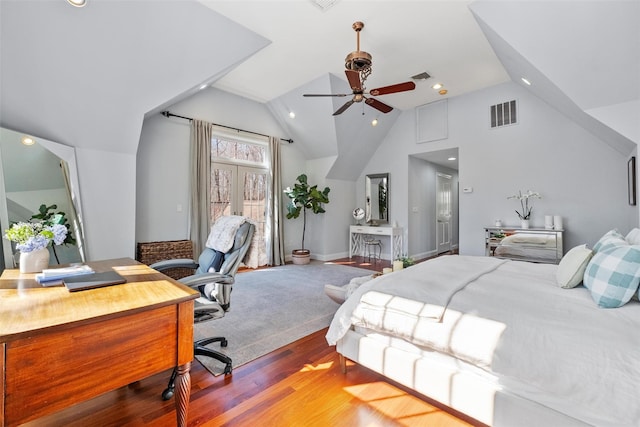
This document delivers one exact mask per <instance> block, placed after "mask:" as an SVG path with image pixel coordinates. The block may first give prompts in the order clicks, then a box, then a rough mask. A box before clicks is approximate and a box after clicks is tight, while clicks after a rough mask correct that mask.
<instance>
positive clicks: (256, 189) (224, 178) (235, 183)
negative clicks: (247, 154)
mask: <svg viewBox="0 0 640 427" xmlns="http://www.w3.org/2000/svg"><path fill="white" fill-rule="evenodd" d="M267 180H268V170H267V169H264V168H258V167H251V166H241V165H233V164H228V163H219V162H213V163H212V167H211V222H212V223H214V222H215V221H216V220H217V219H218V218H220V217H221V216H224V215H240V216H245V217H248V218H251V219H252V220H253V221H254V222H255V224H256V231H255V232H256V242H257V243H258V248H259V255H258V260H259V265H264V264H266V259H267V255H266V243H265V242H266V235H265V232H266V213H267V211H266V209H267V200H268V197H269V194H268V181H267Z"/></svg>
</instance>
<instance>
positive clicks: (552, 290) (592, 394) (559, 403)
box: [327, 256, 640, 426]
mask: <svg viewBox="0 0 640 427" xmlns="http://www.w3.org/2000/svg"><path fill="white" fill-rule="evenodd" d="M556 269H557V266H556V265H550V264H532V263H526V262H519V261H509V260H502V259H496V258H491V257H465V256H446V257H440V258H436V259H434V260H430V261H427V262H424V263H420V264H418V265H416V266H413V267H411V268H408V269H405V270H401V271H399V272H395V273H392V274H388V275H383V276H380V277H379V278H377V279H374V280H372V281H370V282H367V283H365V284H363V285H362V286H361V287H360V288H359V289H358V290H357V291H356V292H355V293H354V294H353V295H352V296H351V297H350V298H349V299H348V300H347V301H346V302H345V303H344V304H343V305H342V306H341V307H340V308H339V310H338V312H337V313H336V316H335V317H334V319H333V321H332V323H331V326H330V328H329V331H328V333H327V341H328V342H329V343H330V344H335V343H336V341H337V340H339V339H340V338H341V337H342V336H343V335H344V334H345V333H346V331H347V330H348V329H349V328H351V326H352V324H353V325H356V326H363V327H366V328H368V329H372V330H377V331H380V332H383V333H391V334H392V335H394V336H400V337H402V338H404V339H406V340H407V341H409V342H412V343H414V344H416V345H419V346H421V347H423V348H426V349H429V348H430V349H436V350H438V351H440V352H442V353H445V354H449V355H452V356H454V357H456V358H458V359H461V360H464V361H467V362H469V363H472V364H473V365H475V366H478V367H480V368H482V369H484V370H486V371H487V372H490V373H492V374H495V375H496V376H497V377H498V379H499V381H500V383H501V385H502V386H504V387H505V388H507V389H508V390H510V391H511V392H513V393H515V394H517V395H520V396H522V397H525V398H527V399H530V400H533V401H535V402H538V403H540V404H543V405H545V406H548V407H550V408H553V409H555V410H557V411H559V412H562V413H565V414H568V415H570V416H572V417H574V418H577V419H579V420H582V421H584V422H587V423H590V424H593V425H597V426H640V401H639V396H640V333H639V331H640V303H638V302H637V301H632V302H631V303H629V304H627V305H625V306H623V307H621V308H617V309H600V308H597V307H596V305H595V304H594V303H593V300H592V299H591V297H590V295H589V292H588V291H587V290H586V289H584V288H583V287H582V286H580V287H578V288H574V289H561V288H559V287H557V285H556V283H555V272H556ZM406 300H412V302H408V301H406ZM416 301H417V302H416ZM443 307H447V308H446V309H444V308H443ZM443 312H444V314H443ZM440 318H442V319H441V320H440Z"/></svg>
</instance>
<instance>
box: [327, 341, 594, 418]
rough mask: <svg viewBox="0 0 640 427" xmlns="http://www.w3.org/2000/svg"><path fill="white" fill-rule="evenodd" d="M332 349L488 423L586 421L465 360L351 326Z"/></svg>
mask: <svg viewBox="0 0 640 427" xmlns="http://www.w3.org/2000/svg"><path fill="white" fill-rule="evenodd" d="M336 351H337V352H338V353H340V354H341V355H342V356H344V357H346V358H347V359H349V360H352V361H354V362H356V363H358V364H360V365H362V366H364V367H366V368H369V369H371V370H373V371H375V372H378V373H379V374H382V375H384V376H385V377H387V378H389V379H391V380H393V381H396V382H398V383H400V384H402V385H404V386H406V387H409V388H411V389H412V390H415V391H416V392H418V393H420V394H422V395H424V396H426V397H429V398H431V399H434V400H436V401H438V402H440V403H442V404H443V405H446V406H448V407H450V408H453V409H455V410H456V411H459V412H462V413H464V414H466V415H468V416H469V417H471V418H474V419H476V420H478V421H480V422H481V423H484V424H486V425H489V426H495V427H513V426H514V425H517V426H519V427H539V426H542V425H548V426H562V427H585V426H588V425H589V424H585V423H583V422H582V421H580V420H576V419H575V418H572V417H569V416H567V415H564V414H561V413H559V412H557V411H555V410H553V409H550V408H547V407H545V406H543V405H541V404H539V403H536V402H533V401H531V400H527V399H524V398H522V397H520V396H518V395H517V394H514V393H513V392H511V391H509V390H506V389H504V388H503V387H502V386H501V385H500V384H499V382H498V380H497V379H496V378H495V377H493V376H492V375H490V374H487V373H486V372H484V371H482V370H480V369H478V368H476V367H474V366H472V365H470V364H467V363H465V362H462V361H460V360H458V359H455V358H453V357H450V356H447V355H444V354H442V353H438V352H434V351H425V350H421V349H419V348H418V347H416V346H413V345H412V344H409V343H407V342H404V341H401V340H398V338H392V337H389V336H384V335H381V334H377V333H376V334H364V333H361V332H359V331H358V332H356V331H355V330H353V329H352V330H349V331H348V332H347V334H346V335H345V336H344V337H342V338H341V339H340V340H339V341H338V342H337V345H336Z"/></svg>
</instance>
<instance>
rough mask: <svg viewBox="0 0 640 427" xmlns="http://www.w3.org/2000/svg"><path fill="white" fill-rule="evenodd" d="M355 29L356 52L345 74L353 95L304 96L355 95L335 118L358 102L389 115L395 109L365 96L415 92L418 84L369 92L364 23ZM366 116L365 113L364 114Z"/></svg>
mask: <svg viewBox="0 0 640 427" xmlns="http://www.w3.org/2000/svg"><path fill="white" fill-rule="evenodd" d="M352 27H353V29H354V30H355V32H356V37H357V45H356V50H355V51H353V52H351V53H350V54H349V55H347V57H346V59H345V64H344V66H345V68H346V69H345V71H344V72H345V74H346V75H347V80H348V81H349V85H350V86H351V90H352V91H353V93H351V94H347V93H338V94H313V93H305V94H304V95H303V96H349V95H353V98H352V99H351V100H350V101H347V102H346V103H345V104H344V105H343V106H342V107H340V108H338V109H337V110H336V112H335V113H333V115H334V116H337V115H338V114H342V113H343V112H344V111H345V110H346V109H347V108H349V107H350V106H351V105H352V104H354V103H356V102H362V101H364V102H365V104H367V105H369V106H371V107H373V108H375V109H376V110H378V111H381V112H383V113H388V112H390V111H391V110H393V107H391V106H389V105H387V104H385V103H384V102H380V101H378V100H377V99H375V98H368V97H366V96H365V94H369V95H371V96H379V95H388V94H390V93H397V92H406V91H409V90H413V89H415V88H416V84H415V83H414V82H404V83H398V84H395V85H391V86H383V87H379V88H377V89H371V90H370V91H369V92H367V91H366V88H365V86H364V82H365V80H366V79H367V77H369V75H370V74H371V55H370V54H368V53H367V52H363V51H361V50H360V31H361V30H362V28H364V23H362V22H360V21H358V22H354V23H353V25H352ZM363 114H364V113H363Z"/></svg>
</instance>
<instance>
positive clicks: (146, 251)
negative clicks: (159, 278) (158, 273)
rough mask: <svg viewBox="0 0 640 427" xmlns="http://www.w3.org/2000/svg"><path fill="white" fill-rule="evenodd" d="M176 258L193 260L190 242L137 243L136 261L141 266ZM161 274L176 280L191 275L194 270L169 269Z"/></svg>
mask: <svg viewBox="0 0 640 427" xmlns="http://www.w3.org/2000/svg"><path fill="white" fill-rule="evenodd" d="M176 258H188V259H193V244H192V243H191V240H170V241H165V242H143V243H138V248H137V250H136V260H138V261H140V262H141V263H143V264H146V265H151V264H153V263H154V262H158V261H164V260H167V259H176ZM163 273H164V274H166V275H167V276H169V277H171V278H173V279H176V280H177V279H180V278H182V277H186V276H190V275H192V274H193V273H195V270H194V269H191V268H170V269H168V270H165V271H163Z"/></svg>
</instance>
